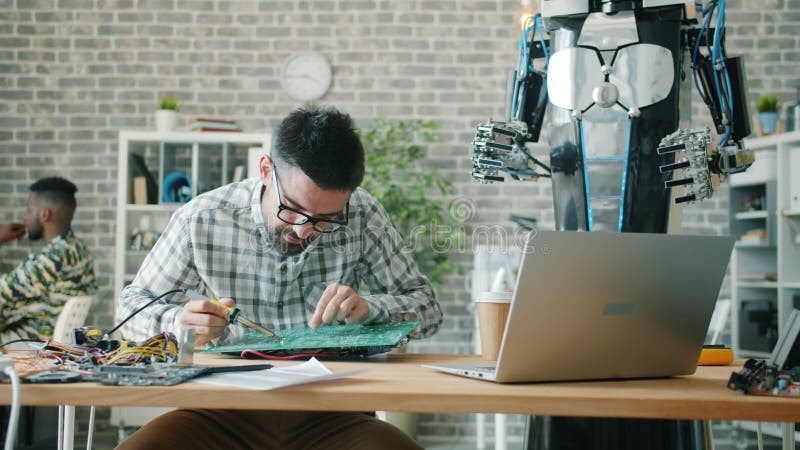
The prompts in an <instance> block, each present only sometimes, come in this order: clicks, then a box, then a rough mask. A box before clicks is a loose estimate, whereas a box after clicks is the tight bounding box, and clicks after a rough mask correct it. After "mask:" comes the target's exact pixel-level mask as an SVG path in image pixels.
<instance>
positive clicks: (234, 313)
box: [201, 279, 284, 343]
mask: <svg viewBox="0 0 800 450" xmlns="http://www.w3.org/2000/svg"><path fill="white" fill-rule="evenodd" d="M201 281H202V282H203V285H204V286H205V288H206V291H207V292H208V294H210V295H211V297H212V298H211V299H210V300H211V303H213V304H215V305H219V306H222V307H223V308H225V309H227V310H228V315H227V316H226V317H225V319H227V320H228V323H234V322H238V323H240V324H242V325H244V326H246V327H247V328H250V329H253V330H256V331H258V332H259V333H261V334H265V335H267V336H269V337H271V338H273V339H276V340H278V341H280V342H281V343H283V342H284V340H283V338H282V337H280V336H279V335H278V334H277V333H275V332H274V331H272V330H270V329H269V328H265V327H263V326H261V325H259V324H257V323H255V322H253V321H252V320H250V319H248V318H246V317H244V316H242V310H241V309H239V308H237V307H235V306H228V305H226V304H224V303H222V302H220V301H219V300H218V299H219V297H218V296H217V294H215V293H214V291H213V290H212V289H211V286H209V285H208V283H206V282H205V280H202V279H201Z"/></svg>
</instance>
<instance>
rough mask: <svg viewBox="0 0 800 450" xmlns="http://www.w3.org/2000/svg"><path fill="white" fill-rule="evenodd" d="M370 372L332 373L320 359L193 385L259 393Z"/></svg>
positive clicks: (209, 377) (214, 376)
mask: <svg viewBox="0 0 800 450" xmlns="http://www.w3.org/2000/svg"><path fill="white" fill-rule="evenodd" d="M368 370H370V369H369V368H367V367H363V368H361V369H354V370H346V371H344V372H337V373H333V372H331V371H330V370H329V369H328V368H327V367H325V365H324V364H322V363H321V362H319V361H318V360H317V358H311V359H309V360H308V361H306V362H304V363H302V364H297V365H295V366H289V367H273V368H272V369H266V370H255V371H251V372H226V373H215V374H212V375H207V376H204V377H201V378H196V379H195V380H194V381H196V382H198V383H205V384H213V385H215V386H231V387H238V388H243V389H253V390H258V391H270V390H272V389H278V388H282V387H287V386H295V385H298V384H306V383H316V382H319V381H330V380H338V379H339V378H344V377H348V376H350V375H356V374H359V373H364V372H366V371H368Z"/></svg>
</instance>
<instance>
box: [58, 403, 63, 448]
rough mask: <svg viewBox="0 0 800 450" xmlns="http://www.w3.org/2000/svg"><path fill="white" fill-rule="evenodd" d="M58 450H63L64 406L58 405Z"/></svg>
mask: <svg viewBox="0 0 800 450" xmlns="http://www.w3.org/2000/svg"><path fill="white" fill-rule="evenodd" d="M58 450H64V405H58Z"/></svg>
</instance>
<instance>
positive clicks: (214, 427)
mask: <svg viewBox="0 0 800 450" xmlns="http://www.w3.org/2000/svg"><path fill="white" fill-rule="evenodd" d="M421 448H422V447H420V445H419V444H417V443H416V442H414V440H412V439H411V438H410V437H408V436H407V435H405V434H404V433H403V432H402V431H400V430H399V429H397V428H395V427H394V426H392V425H390V424H388V423H385V422H382V421H380V420H378V419H376V418H375V416H374V415H373V414H370V413H349V412H292V411H249V410H204V409H179V410H177V411H172V412H169V413H167V414H164V415H162V416H160V417H158V418H156V419H155V420H153V421H152V422H150V423H148V424H147V425H145V426H144V427H142V428H141V429H139V431H137V432H136V433H134V434H132V435H131V436H130V437H129V438H128V439H126V440H125V442H123V443H122V444H120V445H119V446H118V447H117V449H120V450H131V449H142V450H145V449H146V450H154V449H166V450H181V449H191V450H199V449H209V450H211V449H214V450H216V449H220V450H238V449H242V450H244V449H298V450H299V449H352V450H372V449H376V450H377V449H381V450H392V449H398V450H400V449H421Z"/></svg>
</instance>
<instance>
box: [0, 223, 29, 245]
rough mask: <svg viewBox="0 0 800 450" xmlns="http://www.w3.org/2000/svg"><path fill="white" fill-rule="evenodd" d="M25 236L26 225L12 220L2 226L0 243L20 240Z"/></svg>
mask: <svg viewBox="0 0 800 450" xmlns="http://www.w3.org/2000/svg"><path fill="white" fill-rule="evenodd" d="M24 236H25V225H23V224H21V223H14V222H10V223H7V224H5V225H3V227H2V228H0V245H2V244H5V243H6V242H11V241H18V240H20V239H22V238H23V237H24Z"/></svg>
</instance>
